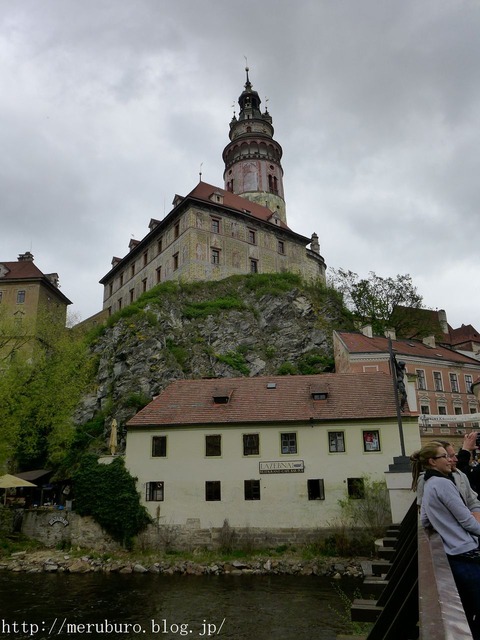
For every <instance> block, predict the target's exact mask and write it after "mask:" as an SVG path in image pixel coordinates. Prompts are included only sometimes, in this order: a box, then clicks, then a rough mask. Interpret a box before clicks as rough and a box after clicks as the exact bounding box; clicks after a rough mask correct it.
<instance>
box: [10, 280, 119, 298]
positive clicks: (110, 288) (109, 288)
mask: <svg viewBox="0 0 480 640" xmlns="http://www.w3.org/2000/svg"><path fill="white" fill-rule="evenodd" d="M112 293H113V282H110V284H109V285H108V295H109V296H111V295H112ZM1 299H2V298H1V296H0V302H1Z"/></svg>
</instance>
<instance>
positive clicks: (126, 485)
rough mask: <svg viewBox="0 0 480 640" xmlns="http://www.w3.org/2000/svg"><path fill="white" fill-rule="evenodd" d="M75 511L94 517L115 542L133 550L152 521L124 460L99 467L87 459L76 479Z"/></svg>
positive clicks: (87, 457)
mask: <svg viewBox="0 0 480 640" xmlns="http://www.w3.org/2000/svg"><path fill="white" fill-rule="evenodd" d="M73 486H74V498H75V511H76V512H77V513H79V514H80V515H82V516H92V517H93V518H94V519H95V520H96V521H97V522H98V524H99V525H100V526H101V527H103V528H104V529H105V531H106V532H107V533H109V534H110V535H111V536H112V538H114V539H115V540H117V541H118V542H120V543H121V544H122V545H123V546H124V547H126V548H127V549H131V548H132V545H133V538H134V536H135V535H137V534H138V533H140V532H141V531H143V529H145V527H146V526H147V525H148V524H149V522H150V521H151V519H150V516H149V515H148V513H147V511H146V509H145V507H143V506H142V505H141V504H140V496H139V494H138V492H137V489H136V486H135V478H133V477H132V476H131V475H130V473H129V472H128V471H127V469H126V468H125V464H124V462H123V458H116V459H114V460H113V462H112V463H111V464H99V463H98V461H97V459H96V457H95V456H93V455H91V454H87V455H85V456H84V457H83V458H82V460H81V463H80V465H79V468H78V469H77V471H76V472H75V474H74V476H73Z"/></svg>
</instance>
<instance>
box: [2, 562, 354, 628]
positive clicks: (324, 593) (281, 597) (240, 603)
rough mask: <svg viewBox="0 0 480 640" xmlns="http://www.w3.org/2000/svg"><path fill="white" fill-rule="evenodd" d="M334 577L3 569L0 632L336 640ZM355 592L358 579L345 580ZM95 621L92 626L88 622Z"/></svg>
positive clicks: (338, 616) (347, 587) (344, 586)
mask: <svg viewBox="0 0 480 640" xmlns="http://www.w3.org/2000/svg"><path fill="white" fill-rule="evenodd" d="M332 582H333V581H332V580H331V578H316V577H310V576H309V577H294V576H178V577H177V576H173V577H170V576H169V577H166V576H158V575H135V574H134V575H104V574H87V575H68V574H53V575H52V574H44V573H42V574H25V573H9V572H3V573H0V618H1V621H0V637H1V638H12V639H13V638H15V639H16V640H19V639H22V640H24V639H26V638H34V639H35V640H40V639H46V638H55V637H56V638H81V637H83V638H123V639H125V640H127V639H129V640H130V639H132V640H133V639H136V640H140V639H141V638H143V639H145V640H147V639H148V640H149V639H150V638H158V639H161V640H171V639H172V638H177V639H178V638H191V640H194V639H195V640H202V639H205V638H214V637H215V638H218V639H219V640H221V639H222V638H223V639H225V640H226V639H234V640H293V639H295V640H306V639H307V638H308V640H310V639H315V640H334V639H335V637H336V634H337V633H341V632H345V630H346V629H345V626H344V623H343V622H342V620H341V615H342V614H344V608H343V606H342V604H341V602H340V599H339V597H338V595H337V593H336V592H335V590H334V588H333V586H332ZM340 585H341V588H342V590H344V591H345V592H346V593H352V592H353V591H354V590H355V589H356V588H358V586H359V583H358V582H355V581H354V580H353V579H349V580H347V579H344V580H342V581H341V582H340ZM89 625H90V626H89Z"/></svg>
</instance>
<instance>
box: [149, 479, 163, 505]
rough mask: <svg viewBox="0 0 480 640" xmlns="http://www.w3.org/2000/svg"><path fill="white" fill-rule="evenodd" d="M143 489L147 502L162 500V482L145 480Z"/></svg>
mask: <svg viewBox="0 0 480 640" xmlns="http://www.w3.org/2000/svg"><path fill="white" fill-rule="evenodd" d="M145 489H146V492H145V500H146V501H147V502H151V501H153V502H162V501H163V482H147V483H146V485H145Z"/></svg>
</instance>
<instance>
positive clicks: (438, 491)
mask: <svg viewBox="0 0 480 640" xmlns="http://www.w3.org/2000/svg"><path fill="white" fill-rule="evenodd" d="M410 460H411V462H412V476H413V485H412V486H415V487H416V484H417V482H418V478H419V476H420V473H421V471H422V470H424V471H425V475H424V478H425V485H424V490H423V498H422V506H421V511H420V519H421V523H422V525H423V526H424V527H433V528H434V529H435V531H437V532H438V534H439V535H440V537H441V538H442V541H443V547H444V549H445V553H446V554H447V558H448V561H449V563H450V567H451V569H452V573H453V577H454V578H455V583H456V585H457V589H458V593H459V595H460V598H461V600H462V604H463V608H464V609H465V614H466V616H467V620H468V622H469V624H470V628H471V630H472V635H473V637H474V638H475V640H480V589H479V588H478V585H479V584H480V549H479V540H478V537H479V536H480V522H478V521H477V520H476V519H475V517H474V516H473V515H472V513H471V511H470V510H469V509H468V507H467V506H466V504H465V502H464V500H463V499H462V497H461V496H460V493H459V491H458V489H457V487H456V485H455V482H454V479H453V477H452V473H451V472H452V460H451V458H450V457H449V456H448V454H447V452H446V450H445V448H444V447H443V446H442V445H440V444H439V443H438V442H431V443H430V444H427V445H425V446H424V447H422V449H420V451H416V452H415V453H414V454H412V456H410Z"/></svg>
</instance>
